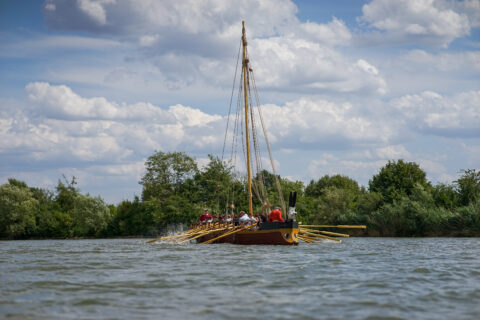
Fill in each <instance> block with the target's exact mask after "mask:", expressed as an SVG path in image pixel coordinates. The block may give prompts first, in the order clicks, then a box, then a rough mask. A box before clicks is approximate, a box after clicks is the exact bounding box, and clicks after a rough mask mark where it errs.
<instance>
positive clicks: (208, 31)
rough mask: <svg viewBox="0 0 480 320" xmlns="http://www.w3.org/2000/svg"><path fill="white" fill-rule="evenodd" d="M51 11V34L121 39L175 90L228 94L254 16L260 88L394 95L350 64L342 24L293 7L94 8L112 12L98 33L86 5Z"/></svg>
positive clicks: (368, 70)
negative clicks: (311, 17)
mask: <svg viewBox="0 0 480 320" xmlns="http://www.w3.org/2000/svg"><path fill="white" fill-rule="evenodd" d="M49 3H52V4H56V7H57V10H55V11H54V12H50V11H45V12H44V15H45V18H46V21H47V25H48V26H50V27H51V28H54V29H60V30H65V29H66V30H69V29H74V30H82V31H89V32H92V33H94V34H102V35H107V36H113V37H115V38H116V39H118V40H120V41H124V42H126V43H129V44H130V45H131V46H132V47H134V48H135V49H134V50H136V52H137V55H136V56H135V57H134V59H139V60H142V61H148V62H149V63H151V64H153V65H154V66H155V67H156V68H157V69H158V70H160V71H161V73H162V75H163V78H164V81H165V85H166V86H167V87H168V88H169V89H180V88H185V87H190V86H194V85H196V84H198V83H199V82H200V83H208V84H215V85H221V86H228V85H229V84H230V83H231V78H230V77H231V75H232V74H233V69H234V65H233V63H232V59H231V58H233V57H234V55H235V53H236V51H237V50H236V48H237V46H238V44H239V40H240V30H241V29H240V28H241V21H242V19H245V13H247V12H249V15H248V21H246V23H247V37H248V39H249V48H250V49H251V50H250V51H251V54H252V63H253V65H254V67H256V68H258V70H257V71H258V77H257V79H258V81H259V85H261V86H263V87H266V88H268V89H271V90H276V91H285V90H290V91H293V90H300V91H303V92H316V93H322V92H344V93H350V92H355V93H366V94H371V93H374V94H385V93H386V92H387V91H388V89H387V84H386V82H385V80H384V79H383V78H382V76H381V73H380V72H379V70H378V69H377V68H376V67H375V66H373V64H372V62H367V59H365V58H363V59H352V58H347V57H346V56H345V55H343V54H342V53H341V52H340V51H338V50H337V49H334V48H335V47H336V46H346V45H348V44H349V43H350V41H351V38H352V35H351V32H350V30H349V29H348V27H347V26H346V25H345V23H344V22H343V21H342V20H340V19H338V18H335V17H334V18H332V21H330V22H328V23H325V24H319V23H315V22H306V23H301V22H300V21H299V20H298V19H297V17H296V12H297V8H296V6H295V5H294V3H293V2H291V1H288V0H283V1H273V0H268V1H258V0H249V1H241V2H239V3H234V2H228V1H208V2H205V1H204V2H202V1H200V2H199V1H171V2H170V1H141V2H140V3H139V2H137V1H133V0H118V1H116V2H114V3H113V2H110V1H99V2H92V1H87V2H86V3H88V4H89V6H90V5H91V6H92V8H95V10H93V9H92V11H93V12H95V14H99V15H100V13H102V12H105V15H106V17H107V18H105V19H107V20H108V23H107V22H105V23H103V22H104V19H103V13H102V14H101V17H102V18H101V19H100V18H98V20H99V21H100V20H101V21H100V22H101V23H98V24H97V25H93V24H92V23H91V22H90V20H91V18H92V17H91V16H89V18H88V19H85V15H82V14H75V13H76V12H77V11H78V10H80V11H81V10H83V9H82V8H81V7H80V8H77V7H76V6H78V5H80V4H81V3H77V4H73V5H71V6H64V5H63V3H62V2H61V1H55V0H51V1H50V2H49ZM99 8H101V9H102V10H103V11H102V10H100V9H99ZM76 10H77V11H76ZM65 17H71V18H70V19H65ZM226 71H228V72H226Z"/></svg>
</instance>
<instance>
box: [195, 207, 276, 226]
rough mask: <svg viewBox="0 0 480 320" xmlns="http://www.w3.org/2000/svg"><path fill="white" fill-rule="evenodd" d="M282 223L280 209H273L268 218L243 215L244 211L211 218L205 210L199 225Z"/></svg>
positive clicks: (251, 214) (260, 215) (259, 215)
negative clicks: (216, 223)
mask: <svg viewBox="0 0 480 320" xmlns="http://www.w3.org/2000/svg"><path fill="white" fill-rule="evenodd" d="M267 221H268V222H276V221H278V222H284V220H283V218H282V211H281V210H280V207H278V206H277V207H275V209H274V210H272V211H271V212H270V214H269V215H268V218H267V217H266V216H265V214H263V213H262V214H259V213H256V214H255V215H254V214H253V213H249V214H247V213H245V211H240V213H239V214H238V215H237V214H233V215H232V214H228V213H227V214H224V215H218V216H217V215H216V214H214V215H213V216H212V215H211V214H210V213H209V212H208V210H207V209H205V211H204V212H203V214H202V215H201V216H200V223H202V224H205V223H212V222H234V223H235V224H245V225H249V224H254V223H257V224H261V223H263V222H267Z"/></svg>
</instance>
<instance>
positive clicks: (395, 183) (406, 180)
mask: <svg viewBox="0 0 480 320" xmlns="http://www.w3.org/2000/svg"><path fill="white" fill-rule="evenodd" d="M417 183H418V184H420V185H422V186H424V187H427V186H429V183H428V182H427V179H426V174H425V171H423V170H422V169H421V168H420V166H419V165H418V164H416V163H415V162H405V161H403V160H398V161H388V163H387V164H386V165H385V166H384V167H383V168H381V169H380V172H379V173H378V174H376V175H374V176H373V178H372V180H370V181H369V182H368V184H369V187H370V191H372V192H379V193H381V194H382V196H383V198H384V199H385V201H386V202H388V203H392V202H393V201H394V200H395V199H400V198H401V197H402V196H409V195H411V194H412V192H413V190H414V187H415V185H416V184H417Z"/></svg>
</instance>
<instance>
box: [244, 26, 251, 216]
mask: <svg viewBox="0 0 480 320" xmlns="http://www.w3.org/2000/svg"><path fill="white" fill-rule="evenodd" d="M242 46H243V63H242V64H243V94H244V96H245V139H246V141H247V173H248V213H253V194H252V173H251V170H250V137H249V132H248V95H247V92H248V90H247V89H248V88H247V84H248V83H247V76H248V58H247V37H246V36H245V21H242Z"/></svg>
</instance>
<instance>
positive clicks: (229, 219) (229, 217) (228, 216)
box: [225, 213, 233, 222]
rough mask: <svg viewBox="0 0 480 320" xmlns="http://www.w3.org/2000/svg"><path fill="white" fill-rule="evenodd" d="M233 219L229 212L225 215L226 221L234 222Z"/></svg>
mask: <svg viewBox="0 0 480 320" xmlns="http://www.w3.org/2000/svg"><path fill="white" fill-rule="evenodd" d="M232 221H233V219H232V215H230V214H228V213H227V215H226V216H225V222H232Z"/></svg>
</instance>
